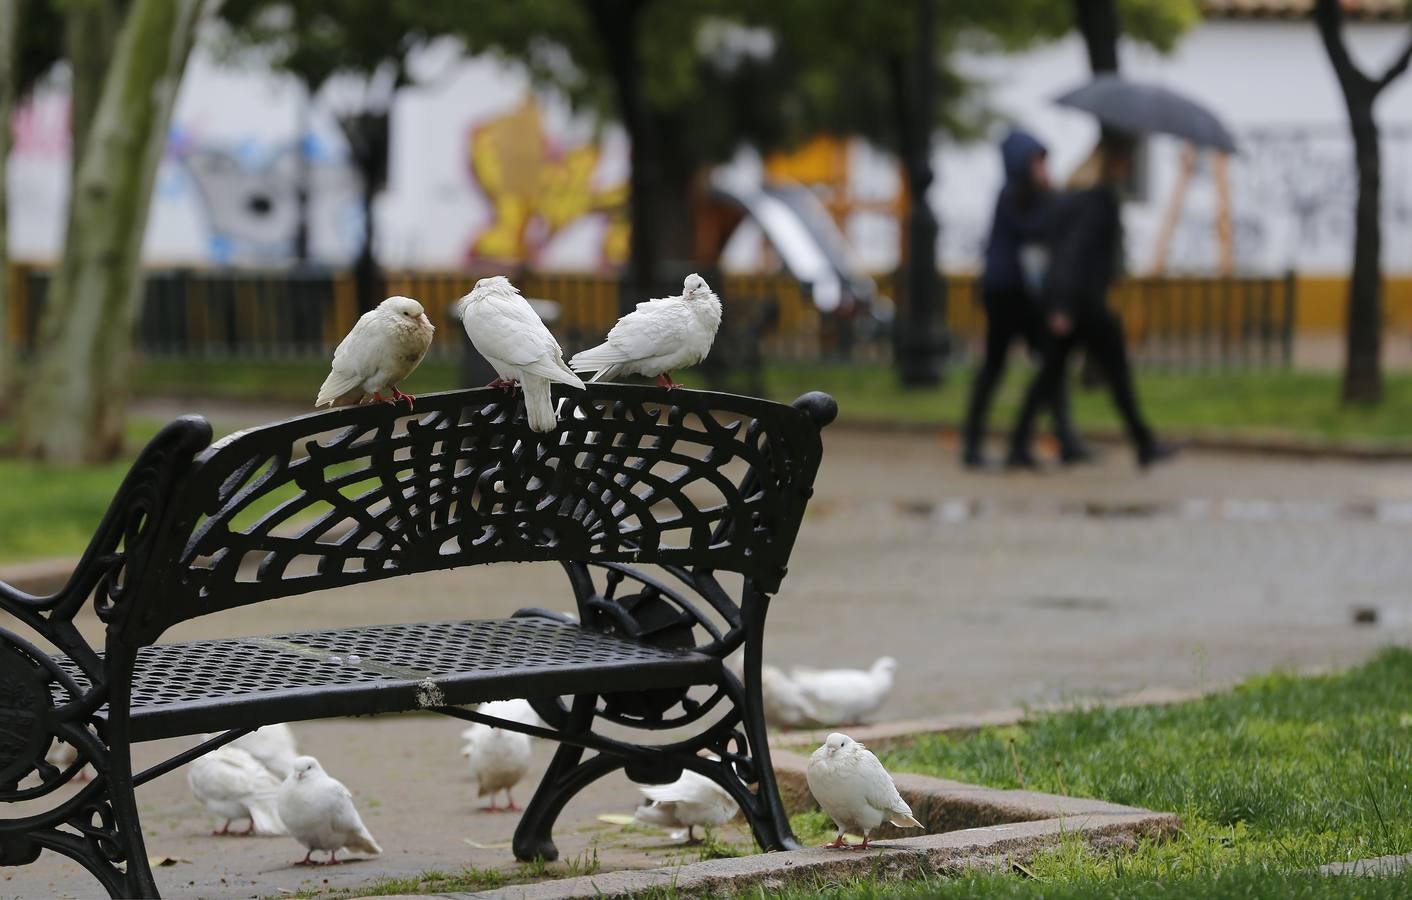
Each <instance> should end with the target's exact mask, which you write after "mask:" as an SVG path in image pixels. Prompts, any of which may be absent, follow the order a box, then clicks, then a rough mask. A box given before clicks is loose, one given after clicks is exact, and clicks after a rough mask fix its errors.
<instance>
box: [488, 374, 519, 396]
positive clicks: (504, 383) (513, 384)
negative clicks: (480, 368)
mask: <svg viewBox="0 0 1412 900" xmlns="http://www.w3.org/2000/svg"><path fill="white" fill-rule="evenodd" d="M519 386H520V383H519V382H518V381H515V380H514V379H513V378H497V379H495V380H494V381H492V382H491V383H490V384H488V385H486V387H493V388H500V390H502V391H504V392H505V393H507V394H509V393H511V392H513V391H514V390H515V388H517V387H519Z"/></svg>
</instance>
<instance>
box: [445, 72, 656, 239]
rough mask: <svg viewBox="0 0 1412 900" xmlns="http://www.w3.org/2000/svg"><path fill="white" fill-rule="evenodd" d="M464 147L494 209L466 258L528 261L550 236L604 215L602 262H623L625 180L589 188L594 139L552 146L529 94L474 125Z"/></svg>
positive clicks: (595, 147)
mask: <svg viewBox="0 0 1412 900" xmlns="http://www.w3.org/2000/svg"><path fill="white" fill-rule="evenodd" d="M525 148H534V152H530V153H526V152H525ZM468 152H469V156H470V159H469V162H470V168H471V174H472V175H473V176H474V177H475V179H476V183H477V184H478V185H479V186H480V188H481V190H482V191H484V192H485V195H486V197H487V198H488V199H489V201H490V204H491V207H492V209H493V212H492V216H493V218H492V220H491V223H490V224H489V225H488V226H486V228H485V229H484V230H482V231H481V232H480V233H479V234H477V235H476V236H475V237H474V238H473V239H472V241H471V245H470V247H469V248H467V253H466V256H467V259H468V261H470V262H476V261H483V260H495V261H514V262H524V263H529V264H533V263H534V262H535V260H536V259H537V258H538V255H539V253H540V252H541V251H542V250H543V249H544V248H545V247H546V246H547V245H548V244H549V242H550V241H551V240H552V239H553V238H554V236H555V235H557V234H559V233H560V232H562V231H563V230H564V229H565V228H567V227H568V226H569V225H571V224H572V223H574V222H575V221H577V220H578V219H580V218H582V217H584V216H589V215H603V216H606V217H607V219H608V228H607V231H606V233H605V235H604V238H603V245H602V248H601V260H602V262H603V263H604V264H608V265H616V264H618V263H621V262H623V261H624V260H626V259H627V256H628V237H629V235H628V220H627V210H626V208H625V207H626V203H627V192H628V188H627V185H626V184H617V185H613V186H611V187H608V188H598V187H595V186H594V185H593V173H594V171H595V170H596V169H597V168H598V161H599V157H600V150H599V148H598V145H597V144H592V143H587V144H581V145H579V146H576V147H571V148H568V149H567V150H564V151H562V152H556V151H554V150H553V149H552V148H551V147H550V144H549V142H548V140H547V139H546V137H545V134H544V128H543V122H542V121H541V119H540V114H539V107H538V106H537V105H536V104H535V102H534V100H533V98H526V100H525V102H524V103H522V104H521V105H520V106H519V107H517V108H515V109H513V110H511V111H510V112H508V113H506V114H505V115H502V116H500V117H498V118H495V119H491V120H489V121H487V122H485V123H484V124H482V125H481V126H479V127H478V128H476V129H474V130H473V131H472V132H471V134H470V138H469V147H468Z"/></svg>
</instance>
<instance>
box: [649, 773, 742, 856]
mask: <svg viewBox="0 0 1412 900" xmlns="http://www.w3.org/2000/svg"><path fill="white" fill-rule="evenodd" d="M639 790H641V791H642V795H643V796H644V797H646V798H647V800H648V803H647V804H646V805H645V806H639V807H638V808H637V810H636V811H635V812H634V813H633V818H634V819H636V820H637V821H638V822H641V823H642V824H644V825H655V826H657V827H659V828H685V829H686V842H687V843H688V844H694V843H696V834H695V828H696V826H698V825H699V826H701V827H702V828H703V829H705V830H706V833H707V836H708V837H709V836H710V833H711V829H712V828H715V827H716V826H717V825H723V824H725V823H726V822H729V821H730V820H731V819H733V818H735V814H736V812H738V811H739V809H740V806H739V805H738V804H737V803H736V802H735V798H734V797H732V796H731V795H730V793H729V792H727V791H726V789H725V788H723V787H721V786H720V785H719V784H717V783H716V782H714V781H712V780H711V779H709V778H707V777H706V776H705V775H701V774H698V773H696V772H693V771H691V770H690V769H683V770H682V773H681V777H680V778H678V779H677V780H676V781H673V782H672V783H671V784H645V785H641V786H639Z"/></svg>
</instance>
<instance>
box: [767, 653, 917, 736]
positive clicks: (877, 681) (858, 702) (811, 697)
mask: <svg viewBox="0 0 1412 900" xmlns="http://www.w3.org/2000/svg"><path fill="white" fill-rule="evenodd" d="M896 674H897V660H895V659H893V658H892V657H891V656H884V657H882V658H881V659H879V660H877V661H876V662H874V663H873V664H872V666H871V667H869V668H867V669H811V668H808V667H805V666H795V667H794V669H792V670H791V671H790V673H789V677H790V680H791V681H792V682H793V683H794V685H795V687H797V688H798V690H799V693H800V694H801V695H802V696H803V697H804V699H805V700H807V701H808V702H809V704H810V705H811V706H812V707H813V708H814V712H815V715H814V717H813V718H814V720H815V721H817V722H820V723H822V724H827V725H848V724H851V723H854V722H859V721H862V720H863V719H864V718H865V717H866V716H869V715H871V714H872V713H873V712H875V711H876V710H877V708H878V707H879V706H882V704H883V701H884V700H886V699H887V695H888V694H890V693H892V682H893V678H894V676H895V675H896Z"/></svg>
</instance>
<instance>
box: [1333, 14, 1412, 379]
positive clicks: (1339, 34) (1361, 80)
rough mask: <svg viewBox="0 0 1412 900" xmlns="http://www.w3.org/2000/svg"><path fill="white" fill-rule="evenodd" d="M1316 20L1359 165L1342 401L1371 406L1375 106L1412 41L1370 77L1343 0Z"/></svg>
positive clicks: (1377, 307)
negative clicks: (1349, 41)
mask: <svg viewBox="0 0 1412 900" xmlns="http://www.w3.org/2000/svg"><path fill="white" fill-rule="evenodd" d="M1314 24H1315V26H1316V27H1317V28H1318V29H1319V38H1320V40H1322V41H1323V43H1324V50H1325V51H1326V52H1327V53H1328V55H1329V64H1330V65H1331V66H1333V70H1334V75H1335V76H1336V77H1337V78H1338V84H1339V88H1340V89H1341V90H1342V91H1343V102H1344V105H1345V106H1346V107H1347V108H1348V126H1349V130H1350V131H1351V132H1352V134H1353V154H1354V161H1355V163H1356V164H1357V168H1358V204H1357V207H1356V213H1355V216H1354V235H1353V272H1352V273H1351V275H1350V277H1349V283H1348V326H1347V331H1346V333H1345V339H1346V340H1345V353H1344V361H1343V402H1344V404H1345V405H1365V406H1371V405H1373V404H1375V403H1377V402H1379V401H1380V400H1382V396H1383V372H1382V330H1383V309H1382V306H1383V303H1382V245H1383V233H1382V220H1381V218H1380V211H1381V206H1382V156H1381V151H1380V147H1379V145H1378V123H1377V120H1376V119H1375V118H1374V117H1373V105H1374V104H1375V103H1376V102H1377V99H1378V95H1379V94H1380V93H1382V91H1383V89H1384V88H1386V87H1387V86H1388V85H1390V84H1392V83H1393V82H1394V81H1396V80H1397V79H1398V78H1399V77H1401V76H1402V73H1403V72H1406V71H1407V67H1408V65H1409V63H1412V40H1409V41H1407V43H1405V44H1403V47H1402V52H1401V53H1399V54H1398V55H1397V57H1396V58H1395V59H1394V60H1393V62H1392V64H1391V65H1390V66H1388V68H1387V70H1386V71H1385V72H1383V74H1382V75H1381V76H1380V77H1379V78H1376V79H1374V78H1370V77H1369V76H1368V75H1366V74H1364V73H1363V72H1362V71H1361V70H1360V69H1359V68H1358V66H1357V64H1355V63H1354V62H1353V57H1352V55H1350V54H1349V52H1348V47H1347V45H1345V44H1344V41H1343V7H1342V6H1341V5H1340V3H1339V0H1315V4H1314Z"/></svg>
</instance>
